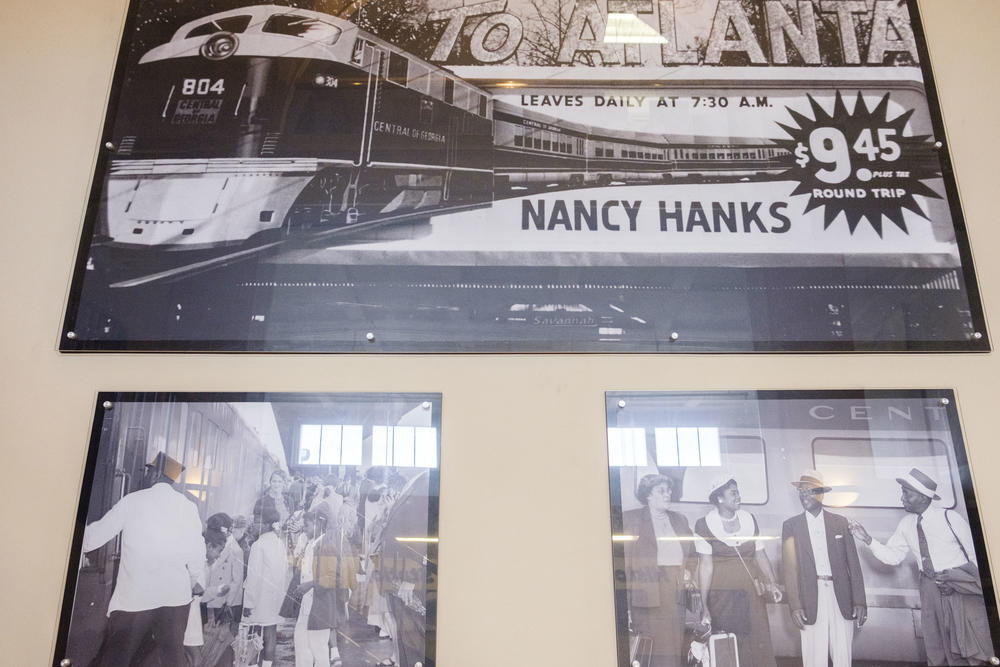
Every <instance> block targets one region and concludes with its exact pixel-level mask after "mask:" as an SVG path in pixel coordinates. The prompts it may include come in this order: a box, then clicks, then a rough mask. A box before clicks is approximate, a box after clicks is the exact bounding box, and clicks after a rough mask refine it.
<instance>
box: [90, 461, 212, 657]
mask: <svg viewBox="0 0 1000 667" xmlns="http://www.w3.org/2000/svg"><path fill="white" fill-rule="evenodd" d="M183 470H184V467H183V466H182V465H181V464H180V463H179V462H177V461H175V460H174V459H172V458H170V457H169V456H167V455H166V454H164V453H163V452H159V453H158V454H157V455H156V457H155V458H154V459H153V462H152V463H150V464H148V465H147V466H146V480H147V488H145V489H142V490H141V491H136V492H134V493H130V494H128V495H126V496H125V497H123V498H122V499H121V500H119V501H118V502H117V503H115V505H114V507H112V508H111V509H110V510H108V513H107V514H105V515H104V516H103V517H101V519H100V520H98V521H95V522H94V523H92V524H90V525H89V526H87V528H86V530H85V531H84V533H83V551H84V553H86V552H90V551H93V550H94V549H97V548H99V547H101V546H103V545H104V544H106V543H107V542H109V541H111V540H112V539H114V537H115V536H116V535H118V534H119V533H121V536H122V546H121V549H122V552H121V564H120V567H119V571H118V579H117V581H116V582H115V590H114V593H112V595H111V602H110V604H109V605H108V625H107V629H106V631H105V636H104V642H103V643H102V645H101V650H100V652H99V653H98V656H97V658H96V659H95V661H94V663H93V665H95V666H96V667H104V666H111V665H128V664H130V663H131V661H132V659H133V657H134V656H135V654H136V652H137V651H138V650H139V648H140V646H141V645H142V644H143V643H144V642H145V641H147V640H148V639H150V638H151V637H152V635H153V634H154V633H155V637H156V651H157V653H158V654H159V657H160V664H162V665H183V664H185V658H184V646H183V642H184V628H185V626H186V625H187V620H188V609H189V606H190V604H191V599H192V594H201V593H202V592H203V591H202V590H201V586H200V585H199V584H198V583H197V582H199V581H204V574H205V573H204V570H205V541H204V540H203V539H202V536H201V519H200V517H199V516H198V509H197V507H196V506H195V504H194V503H193V502H191V501H190V500H188V499H187V498H186V497H184V496H183V495H182V494H181V493H179V492H178V491H176V490H175V489H174V488H173V484H174V483H176V482H177V481H179V480H180V476H181V472H182V471H183Z"/></svg>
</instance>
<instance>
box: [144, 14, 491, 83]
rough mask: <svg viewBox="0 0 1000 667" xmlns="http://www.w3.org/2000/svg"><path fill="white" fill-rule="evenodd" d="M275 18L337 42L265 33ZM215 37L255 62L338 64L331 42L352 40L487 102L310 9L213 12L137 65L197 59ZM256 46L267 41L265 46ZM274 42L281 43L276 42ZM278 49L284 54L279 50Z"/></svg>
mask: <svg viewBox="0 0 1000 667" xmlns="http://www.w3.org/2000/svg"><path fill="white" fill-rule="evenodd" d="M277 15H284V16H302V17H304V18H307V19H312V20H313V21H318V22H320V23H322V24H326V25H329V26H330V27H332V28H333V29H335V30H338V31H339V32H338V33H337V39H336V40H334V39H333V38H332V36H330V38H329V39H327V40H325V39H324V37H327V36H329V33H324V32H323V31H322V30H318V31H316V38H312V37H310V36H309V35H298V36H296V35H288V34H277V33H271V32H268V31H266V30H265V28H266V26H267V22H268V20H269V19H270V18H271V17H273V16H277ZM218 32H230V33H233V34H235V35H236V36H237V38H238V39H240V46H239V47H238V49H242V50H243V51H245V52H247V51H249V52H250V53H251V54H252V55H256V56H276V57H277V56H294V57H297V58H317V59H336V60H343V58H341V57H338V54H337V53H336V52H335V51H334V49H333V48H331V47H333V45H334V43H335V42H339V41H340V39H339V38H340V36H341V35H347V37H346V38H345V41H346V40H352V44H353V39H354V38H355V36H357V37H360V38H362V39H364V40H367V41H368V42H371V43H372V44H373V45H376V46H378V47H379V48H382V49H384V50H386V51H393V52H395V53H398V54H401V55H403V56H405V57H406V58H408V59H410V60H414V61H417V62H419V63H420V64H421V65H422V66H424V67H426V68H428V69H430V70H432V71H435V72H439V73H441V75H442V76H445V77H447V78H449V79H452V80H453V81H456V82H460V83H461V84H462V85H463V86H466V87H468V88H471V89H474V90H476V91H477V92H480V93H482V94H484V95H487V97H490V98H492V95H490V94H489V93H488V92H486V91H485V90H483V89H482V88H479V87H478V86H476V85H475V84H472V83H469V82H467V81H466V80H465V79H463V78H462V77H460V76H458V75H456V74H454V73H453V72H451V71H449V70H447V69H444V68H441V67H438V66H437V65H434V64H431V63H429V62H426V61H424V60H422V59H420V58H418V57H417V56H415V55H413V54H412V53H409V52H408V51H406V50H404V49H402V48H400V47H398V46H396V45H395V44H392V43H390V42H387V41H385V40H384V39H381V38H379V37H376V36H375V35H372V34H371V33H368V32H365V31H364V30H361V29H360V28H358V26H357V25H356V24H354V23H352V22H351V21H349V20H347V19H345V18H342V17H338V16H332V15H330V14H324V13H323V12H316V11H312V10H309V9H301V8H298V7H286V6H281V5H250V6H247V7H239V8H236V9H228V10H226V11H222V12H216V13H214V14H209V15H207V16H203V17H202V18H200V19H195V20H193V21H188V22H187V23H185V24H184V25H182V26H181V27H180V28H178V29H177V30H176V31H175V32H174V34H173V37H171V38H170V41H169V42H167V43H166V44H161V45H160V46H157V47H154V48H153V49H151V50H150V51H148V52H147V53H146V54H145V55H143V57H142V58H141V59H140V61H139V62H142V63H145V62H150V61H155V60H164V59H167V58H177V57H185V56H192V55H197V54H198V53H199V52H200V50H201V47H202V45H203V44H204V43H205V40H206V38H207V37H210V36H211V35H212V34H215V33H218ZM192 33H194V34H192ZM259 40H267V41H266V42H265V41H259ZM275 40H281V41H280V42H276V41H275ZM244 42H251V44H245V43H244ZM282 45H284V47H287V48H283V46H282ZM248 47H249V48H248Z"/></svg>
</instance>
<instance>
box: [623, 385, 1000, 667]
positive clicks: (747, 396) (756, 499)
mask: <svg viewBox="0 0 1000 667" xmlns="http://www.w3.org/2000/svg"><path fill="white" fill-rule="evenodd" d="M607 415H608V459H609V471H610V480H611V488H610V491H611V529H612V553H613V562H614V591H615V607H616V615H615V618H616V622H617V638H618V658H619V659H618V665H620V666H621V667H636V665H638V666H639V667H675V666H681V665H683V666H690V665H703V666H705V667H708V666H709V665H723V664H728V665H737V664H738V665H740V666H741V667H743V666H745V665H752V666H753V667H791V666H792V665H796V666H799V667H827V666H828V665H831V664H832V665H833V666H834V667H850V666H851V665H856V666H859V667H869V666H871V667H874V666H875V665H879V666H881V667H904V666H907V667H912V666H916V665H986V664H992V663H993V661H995V660H996V657H995V656H996V653H995V650H994V642H995V641H996V638H997V637H1000V634H998V633H997V630H998V629H1000V624H998V618H997V612H996V594H995V591H994V586H993V580H992V577H991V574H990V567H989V563H988V562H987V556H986V550H985V542H984V539H983V525H984V524H987V521H988V519H987V518H986V517H982V516H980V515H979V510H978V509H977V502H976V497H975V494H974V492H973V486H972V476H971V472H970V467H969V462H968V459H967V458H966V454H965V448H964V445H963V441H962V434H961V431H960V429H959V424H958V412H957V410H956V409H955V403H954V396H953V395H952V393H951V392H947V391H920V390H909V391H825V392H824V391H800V392H791V391H789V392H776V391H762V392H752V391H750V392H727V393H685V392H612V393H608V394H607ZM980 481H982V478H980ZM991 629H992V632H991Z"/></svg>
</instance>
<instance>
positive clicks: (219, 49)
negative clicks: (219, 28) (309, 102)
mask: <svg viewBox="0 0 1000 667" xmlns="http://www.w3.org/2000/svg"><path fill="white" fill-rule="evenodd" d="M239 44H240V40H238V39H236V35H234V34H233V33H231V32H217V33H215V34H214V35H212V36H211V37H209V38H208V41H207V42H205V43H204V44H202V45H201V55H202V56H204V57H205V58H208V59H209V60H225V59H226V58H228V57H229V56H231V55H233V54H234V53H236V47H237V46H239Z"/></svg>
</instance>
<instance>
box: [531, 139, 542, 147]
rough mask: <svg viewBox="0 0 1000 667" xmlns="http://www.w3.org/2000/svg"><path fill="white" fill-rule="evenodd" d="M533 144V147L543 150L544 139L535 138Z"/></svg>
mask: <svg viewBox="0 0 1000 667" xmlns="http://www.w3.org/2000/svg"><path fill="white" fill-rule="evenodd" d="M531 143H532V145H533V146H534V147H535V148H541V147H542V139H541V137H534V138H533V139H532V140H531Z"/></svg>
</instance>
